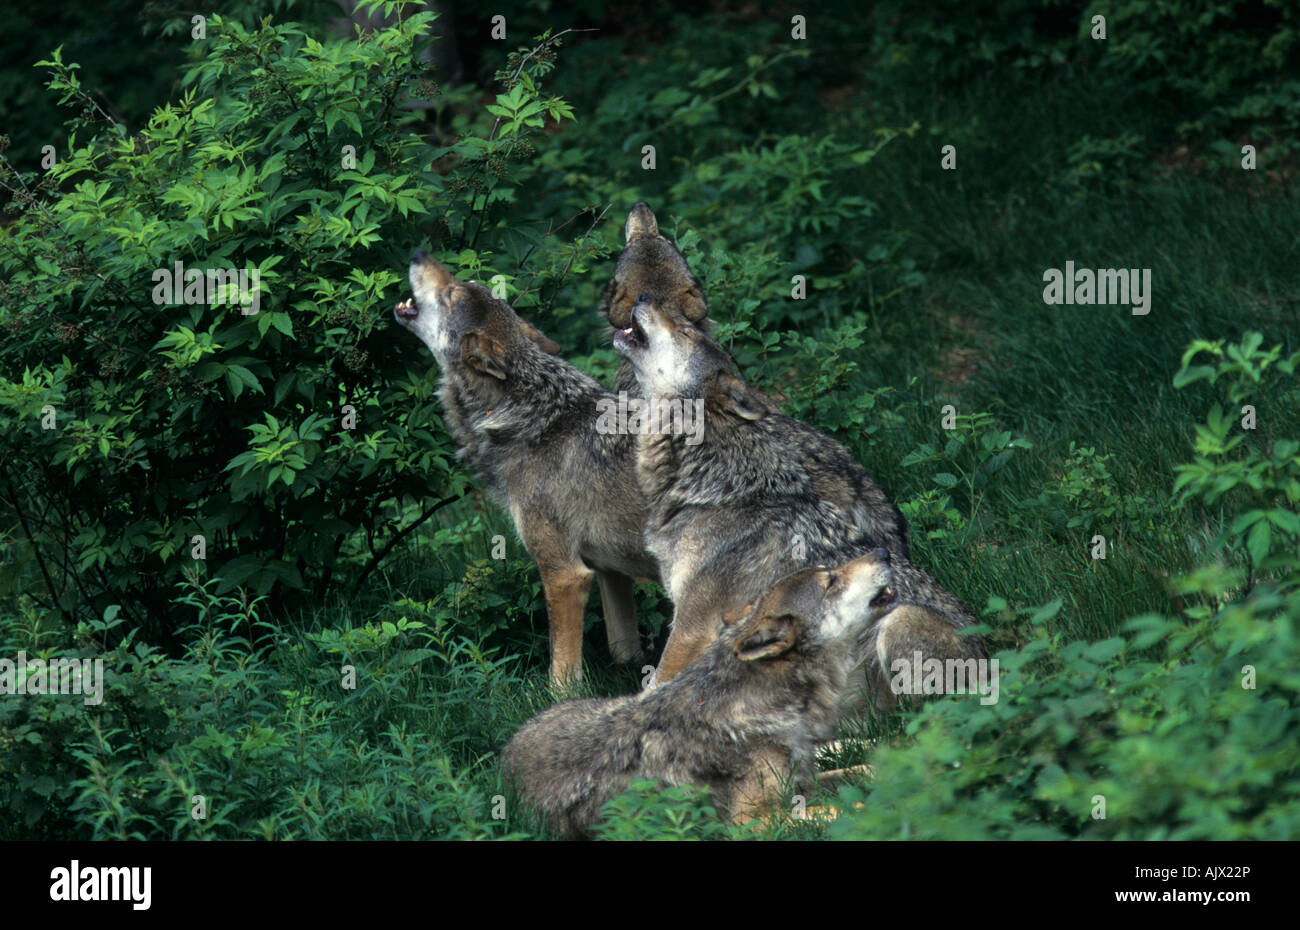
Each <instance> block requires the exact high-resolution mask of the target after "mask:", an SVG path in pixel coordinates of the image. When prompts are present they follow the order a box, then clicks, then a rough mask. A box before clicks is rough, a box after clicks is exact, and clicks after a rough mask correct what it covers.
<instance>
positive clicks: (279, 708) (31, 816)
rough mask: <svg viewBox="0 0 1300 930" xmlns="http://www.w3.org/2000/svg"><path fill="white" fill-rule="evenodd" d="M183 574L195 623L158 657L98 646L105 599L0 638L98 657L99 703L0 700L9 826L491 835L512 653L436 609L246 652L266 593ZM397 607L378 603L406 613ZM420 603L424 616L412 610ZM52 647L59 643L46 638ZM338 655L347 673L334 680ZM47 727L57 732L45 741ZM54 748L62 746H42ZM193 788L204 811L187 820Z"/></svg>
mask: <svg viewBox="0 0 1300 930" xmlns="http://www.w3.org/2000/svg"><path fill="white" fill-rule="evenodd" d="M215 592H216V585H215V582H212V581H209V582H207V583H202V582H198V581H194V582H191V583H190V585H189V589H188V591H187V593H185V594H184V596H183V597H182V599H181V600H182V601H183V602H186V603H189V604H190V605H191V606H193V607H194V608H195V609H196V611H197V613H198V615H199V618H200V619H199V622H198V624H197V626H196V627H195V628H194V629H192V630H188V631H187V633H188V634H190V645H189V646H188V648H187V649H186V650H185V653H184V654H183V655H182V656H180V657H179V658H175V659H171V658H167V657H166V656H164V655H163V654H162V653H161V652H160V651H159V650H157V649H155V648H153V647H151V646H148V645H146V644H145V643H143V642H140V641H138V640H137V639H136V637H135V633H134V632H131V633H128V634H127V635H126V636H124V637H121V638H120V641H119V642H118V643H117V645H115V646H113V647H112V648H105V646H104V644H105V641H106V640H107V639H108V638H109V636H110V635H111V634H112V633H113V632H114V631H115V630H116V629H117V628H118V627H119V626H121V625H122V624H123V622H124V621H123V619H122V617H121V616H118V615H117V612H116V611H111V610H110V611H109V612H108V613H107V615H106V616H105V618H104V619H102V620H95V621H91V622H85V623H83V624H81V626H80V628H79V629H78V631H77V641H78V642H82V643H85V644H86V645H85V646H82V647H77V646H76V645H75V644H74V643H73V641H72V640H71V637H66V636H47V637H42V638H41V639H40V640H38V641H32V640H31V639H30V636H29V633H28V631H26V630H25V629H24V628H23V627H22V626H21V625H18V624H14V625H7V626H5V627H4V628H3V632H4V633H5V634H6V635H5V636H4V638H3V643H4V645H5V646H6V647H7V648H10V649H14V650H15V651H17V650H18V649H22V648H27V649H28V650H29V654H31V655H35V654H36V652H35V650H36V647H38V646H39V647H40V649H41V652H42V654H45V655H48V654H52V653H53V652H55V651H57V652H58V653H59V654H60V655H61V656H71V655H83V654H84V655H94V656H95V657H97V658H102V659H103V660H104V672H105V674H104V684H105V688H104V700H103V703H102V704H100V705H96V706H90V707H83V706H82V705H81V703H80V702H81V698H80V697H78V696H71V697H59V698H57V699H45V700H42V699H37V698H30V699H14V698H11V699H9V700H6V701H4V702H0V722H2V723H3V727H2V728H0V731H2V732H3V734H4V736H3V737H2V738H0V771H4V772H5V773H6V778H8V774H9V773H14V775H15V778H16V781H15V782H14V783H13V784H12V785H10V786H9V788H8V789H7V791H6V795H7V797H6V801H7V803H8V804H9V805H11V806H12V808H13V809H14V813H15V815H17V816H15V817H13V818H6V822H7V823H11V824H13V828H12V831H11V833H10V834H9V836H10V838H17V837H19V836H22V837H28V838H30V837H40V836H45V837H64V838H66V837H68V836H71V835H77V836H85V837H87V838H96V839H101V838H113V839H181V838H199V837H208V838H221V839H237V838H239V839H256V838H265V839H290V838H298V839H330V838H367V839H378V838H388V839H397V838H407V839H409V838H413V837H426V838H453V837H463V838H482V837H488V836H501V835H503V834H504V827H503V821H502V820H498V819H494V818H493V816H492V810H491V797H490V792H489V790H488V788H489V787H490V783H486V784H485V781H484V779H483V778H482V777H481V773H480V771H479V770H480V769H481V766H482V760H483V759H484V758H485V757H486V756H488V755H490V754H491V753H492V752H494V751H495V749H496V748H497V747H498V746H499V745H500V744H501V743H502V742H503V741H504V740H505V739H506V738H507V737H508V735H509V733H510V732H511V731H512V730H513V727H514V725H515V722H516V721H515V719H514V717H513V715H512V712H511V710H512V701H511V699H510V695H511V693H512V692H513V689H515V688H517V686H518V683H519V679H518V678H517V676H516V675H515V673H514V671H513V669H514V665H515V660H514V659H506V658H502V657H501V656H499V655H498V654H497V652H496V651H495V650H493V649H491V648H487V647H485V646H484V645H483V644H482V643H481V642H478V641H475V640H472V639H469V638H467V637H465V636H463V635H461V634H460V633H458V632H456V631H455V629H454V627H453V626H452V625H451V624H450V623H448V621H447V620H446V618H445V616H437V615H436V614H435V616H433V617H432V618H431V620H432V622H430V623H426V622H424V621H423V620H408V619H405V618H402V619H398V620H397V621H395V622H394V621H388V620H385V621H381V622H378V623H375V624H367V625H366V626H363V627H351V626H347V625H345V626H343V627H342V628H326V629H322V630H320V631H318V632H316V633H314V634H310V635H308V636H307V638H306V639H296V638H290V637H287V636H276V637H275V644H274V646H273V647H272V646H264V647H262V648H258V649H255V648H253V646H252V645H251V642H250V636H251V634H252V632H253V631H254V630H255V629H256V628H258V627H259V626H264V625H265V621H263V620H262V619H260V618H261V613H260V611H261V610H263V609H264V607H265V604H264V603H260V604H259V603H257V602H249V601H241V600H240V599H237V598H233V597H229V596H223V595H219V594H217V593H215ZM411 606H412V605H401V604H398V605H394V609H395V610H397V611H399V612H401V611H408V610H409V611H410V612H413V613H416V614H417V615H421V614H422V613H424V612H421V611H419V610H418V609H417V610H411ZM424 615H427V613H424ZM58 647H62V648H58ZM349 667H350V668H351V669H352V670H354V673H355V686H354V687H351V688H346V687H343V685H344V683H345V682H346V677H345V676H346V675H347V674H348V671H349ZM54 739H58V740H60V741H61V742H60V743H58V744H55V743H52V742H51V740H54ZM56 746H61V747H63V750H64V751H62V752H58V751H55V747H56ZM200 795H201V796H203V798H204V799H206V800H205V803H206V816H205V817H202V818H197V817H193V816H191V811H192V809H193V808H194V805H195V803H196V802H195V800H194V799H195V797H196V796H200Z"/></svg>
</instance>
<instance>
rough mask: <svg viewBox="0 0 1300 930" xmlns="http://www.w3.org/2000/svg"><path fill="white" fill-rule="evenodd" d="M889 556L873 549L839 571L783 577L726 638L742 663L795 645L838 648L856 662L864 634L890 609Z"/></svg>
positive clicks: (772, 655)
mask: <svg viewBox="0 0 1300 930" xmlns="http://www.w3.org/2000/svg"><path fill="white" fill-rule="evenodd" d="M892 583H893V570H892V569H891V568H890V564H889V552H888V550H886V549H875V550H873V551H871V552H869V553H867V554H866V555H862V556H859V557H858V558H856V559H854V560H853V561H851V562H847V563H845V564H844V565H841V566H839V567H838V568H806V569H803V570H802V571H798V572H795V573H794V574H792V575H787V576H786V577H785V578H783V579H782V580H781V581H778V582H777V583H776V585H775V586H774V587H773V588H772V589H771V590H770V591H768V592H767V593H766V594H764V595H763V596H762V597H760V598H759V599H758V600H757V601H755V602H754V604H753V605H752V606H751V607H750V608H749V609H748V610H747V611H746V612H745V615H744V619H742V620H740V621H739V624H738V626H737V627H736V628H735V629H734V630H733V631H732V632H731V633H730V634H729V639H730V640H731V641H732V642H734V645H733V646H732V653H733V654H734V655H735V656H736V658H738V659H740V660H741V661H742V662H753V661H756V660H771V659H774V658H779V657H781V656H784V655H785V654H786V653H788V652H789V651H790V650H792V649H794V648H796V647H797V646H801V645H802V646H805V647H809V646H812V647H822V648H831V649H842V650H844V652H845V654H846V655H852V656H853V657H854V658H856V657H857V656H856V651H857V650H858V649H859V645H860V643H861V641H862V639H863V637H864V634H865V633H866V632H867V630H868V629H870V628H871V626H872V625H873V624H875V623H876V622H877V621H878V620H879V619H880V618H881V617H883V616H884V615H885V614H886V613H888V612H889V610H890V609H892V607H893V604H894V601H895V599H896V596H897V595H896V593H895V591H894V589H893V587H891V585H892Z"/></svg>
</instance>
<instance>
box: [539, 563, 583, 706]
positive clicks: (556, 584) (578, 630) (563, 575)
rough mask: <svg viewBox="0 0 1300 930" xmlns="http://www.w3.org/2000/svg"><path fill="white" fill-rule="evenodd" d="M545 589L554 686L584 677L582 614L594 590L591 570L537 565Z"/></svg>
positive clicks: (570, 566)
mask: <svg viewBox="0 0 1300 930" xmlns="http://www.w3.org/2000/svg"><path fill="white" fill-rule="evenodd" d="M537 568H538V570H539V571H540V572H541V574H542V588H543V589H544V590H545V591H546V616H547V620H548V621H549V623H550V639H551V685H552V686H553V687H562V686H564V685H566V684H572V683H574V682H578V681H581V680H582V616H583V614H584V613H585V611H586V608H587V595H588V594H589V593H590V592H591V579H592V577H593V574H592V571H591V569H589V568H587V567H586V566H585V565H577V566H575V565H561V566H555V565H543V564H541V563H540V562H539V563H538V565H537Z"/></svg>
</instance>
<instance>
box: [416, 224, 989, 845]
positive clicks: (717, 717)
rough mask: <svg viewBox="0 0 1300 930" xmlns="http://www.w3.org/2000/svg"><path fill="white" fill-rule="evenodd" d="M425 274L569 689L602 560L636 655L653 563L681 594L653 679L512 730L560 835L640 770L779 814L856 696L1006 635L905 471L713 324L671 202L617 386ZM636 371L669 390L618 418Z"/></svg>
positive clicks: (616, 290)
mask: <svg viewBox="0 0 1300 930" xmlns="http://www.w3.org/2000/svg"><path fill="white" fill-rule="evenodd" d="M409 277H410V284H411V292H412V296H411V297H410V298H409V299H407V300H404V301H403V302H401V303H399V304H398V305H397V306H396V308H395V310H394V315H395V316H396V318H397V321H398V323H399V324H401V325H402V326H403V327H405V328H406V329H408V330H409V331H410V332H411V333H412V334H414V335H415V336H417V337H418V338H419V339H420V340H421V341H422V342H423V343H424V344H425V345H426V346H427V347H428V348H429V350H430V351H431V352H432V353H433V356H434V358H435V359H436V360H437V362H438V365H439V367H440V368H441V372H442V383H441V388H440V400H441V404H442V409H443V414H444V421H445V423H446V425H447V428H448V430H449V431H450V433H451V436H452V437H453V439H454V441H455V443H456V445H457V446H458V449H459V454H460V456H461V457H462V458H463V459H464V460H465V461H466V462H467V463H468V464H469V465H470V466H471V467H472V468H473V470H474V471H475V472H476V473H477V475H478V477H479V480H480V481H481V482H482V485H483V487H484V489H485V490H486V491H487V492H488V494H489V495H490V496H491V497H492V498H494V499H495V500H496V501H497V502H498V503H499V504H500V505H501V506H502V507H503V508H504V509H505V510H506V511H507V512H508V513H509V514H510V517H511V519H512V520H513V521H514V525H515V527H516V529H517V531H518V533H519V537H520V539H521V541H522V542H523V544H524V546H525V547H526V549H527V551H528V553H529V555H530V556H531V557H532V559H533V561H534V562H535V563H536V565H537V569H538V571H539V573H540V575H541V580H542V587H543V590H544V592H545V599H546V611H547V618H548V622H549V631H550V678H551V682H552V684H553V686H554V687H555V688H556V690H557V691H562V690H563V689H564V688H567V687H570V686H571V685H572V684H573V683H574V682H576V681H578V680H579V679H580V678H581V676H582V633H583V616H584V613H585V609H586V604H587V599H588V595H589V593H590V590H591V585H592V581H593V580H594V581H595V582H596V583H597V584H598V586H599V588H600V599H601V605H602V610H603V615H604V620H605V631H606V635H607V638H608V643H609V650H610V653H611V654H612V657H613V659H614V661H615V662H618V663H640V662H642V661H643V659H644V656H643V652H642V647H641V637H640V635H639V633H638V628H637V621H636V609H635V604H634V596H633V595H634V590H635V585H636V583H637V581H638V580H642V579H652V580H655V581H658V582H659V583H660V584H661V585H662V586H663V588H664V590H665V591H666V593H667V594H668V596H669V598H670V599H671V601H672V622H671V626H670V630H669V635H668V638H667V641H666V643H665V644H664V647H663V651H662V654H661V655H660V657H659V660H658V663H657V664H656V665H655V667H654V670H653V672H652V673H651V674H650V675H649V676H648V678H647V680H646V682H645V686H644V688H643V689H642V690H641V691H639V692H637V693H635V694H629V695H624V696H621V697H615V698H603V699H574V700H566V701H561V702H560V703H557V704H554V705H553V706H551V707H550V708H548V709H546V710H544V711H543V712H541V713H540V714H538V715H537V716H535V717H534V718H533V719H531V720H529V721H528V722H527V723H525V724H524V726H523V727H522V728H521V729H520V730H519V731H518V733H516V734H515V736H514V737H513V738H512V739H511V740H510V741H509V743H508V744H507V745H506V746H505V748H504V750H503V751H502V755H501V761H502V765H503V769H504V773H505V776H506V778H507V779H508V781H509V783H510V784H512V785H513V786H514V789H515V790H516V791H517V793H518V796H519V798H520V799H521V800H522V801H523V802H524V804H525V805H526V806H527V807H529V808H530V809H531V810H533V811H534V812H535V813H536V814H538V815H540V817H541V818H542V819H543V820H544V821H545V823H546V824H547V827H548V829H549V830H550V831H552V832H553V833H555V834H556V835H558V836H562V837H568V838H578V837H584V836H589V835H590V834H591V832H592V830H593V829H594V828H595V826H596V825H597V824H598V823H599V822H600V817H601V810H602V807H603V806H604V805H605V804H606V802H608V801H609V800H611V799H613V798H615V797H617V796H618V795H619V794H621V793H622V792H623V791H625V790H626V789H627V788H628V786H629V785H630V784H631V782H632V781H633V780H634V779H650V780H653V781H657V782H660V783H662V784H664V785H689V786H697V787H707V788H708V789H709V790H710V798H711V801H712V803H713V805H714V806H715V808H716V809H717V810H718V811H719V813H720V814H722V815H724V816H726V817H729V818H730V819H732V820H733V821H736V822H741V823H743V822H746V821H750V820H756V819H761V818H764V817H767V816H772V815H773V813H774V811H775V809H776V807H777V805H778V804H779V802H780V799H781V797H782V792H783V791H784V790H786V788H787V787H788V786H789V785H791V784H804V783H807V782H808V781H809V780H810V779H812V778H815V777H817V771H816V769H817V757H818V752H819V749H820V748H821V747H823V746H825V745H826V744H827V742H828V741H830V740H832V739H833V737H834V735H835V733H836V730H837V728H838V726H839V724H840V721H841V719H842V717H843V716H844V715H845V714H847V713H850V712H863V711H865V712H868V713H872V712H882V711H885V710H887V709H889V708H890V707H891V706H893V705H894V703H895V702H896V701H898V700H899V699H900V697H901V696H900V695H898V694H895V693H894V690H893V689H892V688H891V685H890V680H891V678H890V669H891V668H893V667H894V665H895V663H896V662H900V661H906V662H908V663H910V662H912V661H913V659H914V658H917V657H923V658H924V659H926V660H939V661H941V662H946V663H951V662H957V663H962V664H970V663H979V662H980V661H981V660H984V659H985V658H986V654H985V649H984V645H983V643H982V642H981V641H980V638H979V637H978V636H976V635H974V634H973V633H971V632H970V631H969V630H968V629H967V628H968V627H970V626H972V625H974V624H975V622H976V619H975V617H974V615H973V614H972V612H971V611H970V609H969V608H968V607H967V606H966V605H965V604H963V603H962V602H961V601H960V600H959V599H958V598H956V597H955V596H953V595H952V594H951V593H950V592H949V591H947V590H946V589H945V588H944V587H943V586H942V585H941V584H940V583H939V582H938V581H937V580H936V579H935V577H934V576H933V575H932V574H931V573H930V572H929V571H928V570H927V569H926V568H924V567H923V566H921V565H919V564H917V563H916V562H915V561H913V559H912V555H911V552H910V549H909V546H908V536H907V524H906V521H905V520H904V518H903V515H902V513H901V512H900V511H899V509H898V507H897V506H895V505H894V503H893V502H892V501H891V500H890V499H889V497H888V495H886V493H885V492H884V490H882V489H881V487H880V486H879V485H878V484H877V483H876V482H875V481H874V480H872V478H871V476H870V475H868V474H867V472H866V471H865V470H864V469H863V468H862V466H860V465H859V464H858V463H857V462H856V461H855V460H854V459H853V456H852V455H851V454H850V453H849V452H848V450H847V449H845V448H844V446H842V445H841V444H840V443H838V442H837V441H835V440H834V439H832V438H831V437H829V436H827V435H825V434H824V433H821V432H819V431H818V430H816V429H814V428H813V427H811V426H809V425H808V424H806V423H803V422H801V421H799V420H797V419H794V418H791V417H788V416H785V415H784V414H782V413H781V411H780V409H779V407H778V406H777V404H776V403H775V402H774V401H773V400H772V399H771V398H770V397H768V396H767V395H765V394H764V393H763V392H762V391H760V390H758V389H757V388H755V387H754V386H753V385H750V384H748V383H746V381H745V380H744V378H743V377H742V376H741V374H740V372H739V371H738V370H737V366H736V365H735V363H734V362H733V360H732V359H731V357H730V356H729V355H728V354H727V352H726V351H725V350H724V349H723V348H722V347H721V346H720V345H719V344H718V342H717V341H715V340H714V339H713V338H712V333H713V327H712V324H711V322H710V318H709V307H708V302H707V299H706V296H705V291H704V287H703V285H702V284H701V282H700V281H699V280H698V279H697V278H696V277H695V275H694V274H693V273H692V272H691V269H690V267H689V265H688V264H687V262H686V259H685V258H684V257H683V256H682V254H681V252H680V251H679V250H678V249H677V247H676V246H675V245H674V244H673V242H672V241H671V240H669V239H668V238H667V237H666V236H664V235H663V234H662V233H661V232H660V230H659V225H658V222H657V221H656V218H655V216H654V213H653V212H652V211H651V210H650V208H649V207H648V206H647V205H646V204H645V203H638V204H636V205H635V206H633V207H632V210H631V212H630V213H629V215H628V219H627V224H626V226H625V228H624V247H623V251H622V254H621V255H620V256H619V259H618V263H617V266H616V268H615V271H614V277H613V280H611V281H610V282H609V284H608V286H607V287H606V288H605V291H604V293H603V296H602V298H601V304H600V313H601V314H602V315H603V316H604V318H605V319H606V320H607V321H608V323H609V324H610V326H611V327H612V330H613V334H612V341H613V347H614V349H615V350H616V351H617V352H618V353H619V354H620V355H621V356H622V363H621V365H620V367H619V369H618V372H617V374H616V376H615V385H614V389H613V390H610V389H609V388H607V387H605V386H604V385H602V384H601V383H600V382H598V381H596V380H595V379H594V378H592V377H590V376H589V375H587V374H586V373H584V372H583V371H582V370H580V369H579V368H577V367H576V366H575V365H573V364H570V363H569V362H566V361H565V360H564V359H562V358H561V357H560V356H559V352H560V346H559V345H557V344H556V343H555V342H554V341H552V340H551V339H549V338H547V337H546V336H545V335H544V334H543V333H541V332H540V331H539V330H538V329H537V328H536V327H534V326H532V325H531V324H529V323H528V322H526V321H524V320H523V319H521V318H520V317H519V315H518V314H516V313H515V311H514V310H513V309H512V308H511V306H510V305H509V304H507V303H506V302H505V301H503V300H500V299H498V298H497V297H496V296H495V295H494V294H493V293H492V291H491V290H490V289H489V288H487V287H486V286H484V285H482V284H479V283H476V282H473V281H461V280H458V279H457V278H456V277H455V276H453V275H452V274H451V273H450V272H449V271H448V270H447V269H446V268H445V267H443V266H442V265H441V264H440V263H439V262H438V261H436V260H435V259H434V258H432V257H430V256H429V255H427V254H425V253H424V252H416V253H415V255H414V256H413V258H412V259H411V263H410V269H409ZM629 396H630V397H633V398H635V399H637V400H639V401H640V402H641V404H640V405H639V407H638V409H641V408H644V409H647V410H660V411H664V410H666V411H669V413H668V414H667V415H665V416H658V417H638V418H636V422H634V423H633V424H632V426H631V428H614V429H612V428H610V417H609V416H608V413H609V411H610V410H611V409H612V406H616V405H618V404H619V403H620V402H621V403H622V405H623V407H624V408H626V406H627V403H626V401H627V398H628V397H629ZM688 421H689V422H688ZM620 422H621V421H620ZM647 424H649V427H647Z"/></svg>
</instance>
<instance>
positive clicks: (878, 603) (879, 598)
mask: <svg viewBox="0 0 1300 930" xmlns="http://www.w3.org/2000/svg"><path fill="white" fill-rule="evenodd" d="M897 597H898V592H897V591H895V590H894V589H893V588H891V587H890V586H889V585H885V587H883V588H881V589H880V593H879V594H877V595H876V596H875V597H873V598H872V599H871V606H872V607H888V606H889V605H890V604H892V603H894V599H895V598H897Z"/></svg>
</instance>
